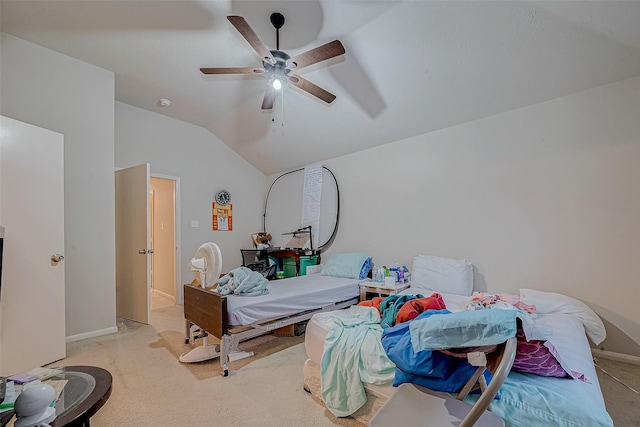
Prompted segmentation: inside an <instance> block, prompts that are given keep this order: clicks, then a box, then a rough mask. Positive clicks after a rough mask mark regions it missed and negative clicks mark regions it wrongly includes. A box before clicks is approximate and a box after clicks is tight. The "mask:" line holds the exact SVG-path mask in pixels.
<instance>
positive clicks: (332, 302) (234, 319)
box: [184, 274, 363, 376]
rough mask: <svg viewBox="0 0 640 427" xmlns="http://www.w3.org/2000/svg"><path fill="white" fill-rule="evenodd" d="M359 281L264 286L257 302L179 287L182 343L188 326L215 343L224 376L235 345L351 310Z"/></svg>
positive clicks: (301, 280) (312, 277)
mask: <svg viewBox="0 0 640 427" xmlns="http://www.w3.org/2000/svg"><path fill="white" fill-rule="evenodd" d="M362 281H363V280H362V279H349V278H342V277H333V276H326V275H321V274H309V275H305V276H298V277H292V278H287V279H278V280H273V281H270V282H269V285H268V288H269V293H268V294H266V295H261V296H240V295H221V294H219V293H218V292H215V290H209V289H203V288H201V287H199V286H194V285H184V316H185V319H186V333H187V336H186V342H189V341H190V340H191V339H192V329H193V328H192V326H193V325H197V326H198V327H199V328H200V329H201V330H204V331H206V333H208V334H209V335H211V336H214V337H216V338H218V339H219V340H220V350H219V351H220V367H221V369H222V375H223V376H228V375H229V368H228V364H227V361H228V360H229V357H230V355H232V354H233V353H234V352H237V351H238V350H239V349H238V344H239V343H240V342H242V341H245V340H248V339H251V338H254V337H257V336H260V335H264V334H268V333H271V332H273V331H274V330H276V329H279V328H282V327H284V326H288V325H292V324H295V323H299V322H303V321H307V320H308V319H310V318H311V316H313V315H314V314H316V313H319V312H326V311H332V310H337V309H341V308H345V307H349V306H351V305H353V304H356V303H357V302H358V299H359V292H360V291H359V284H360V283H361V282H362Z"/></svg>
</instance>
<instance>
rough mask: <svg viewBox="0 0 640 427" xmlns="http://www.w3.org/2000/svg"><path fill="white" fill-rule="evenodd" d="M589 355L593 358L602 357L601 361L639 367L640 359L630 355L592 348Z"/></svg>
mask: <svg viewBox="0 0 640 427" xmlns="http://www.w3.org/2000/svg"><path fill="white" fill-rule="evenodd" d="M591 353H592V354H593V355H594V356H599V357H602V358H603V359H610V360H615V361H616V362H624V363H630V364H632V365H640V357H638V356H632V355H630V354H623V353H615V352H613V351H607V350H600V349H597V348H592V349H591Z"/></svg>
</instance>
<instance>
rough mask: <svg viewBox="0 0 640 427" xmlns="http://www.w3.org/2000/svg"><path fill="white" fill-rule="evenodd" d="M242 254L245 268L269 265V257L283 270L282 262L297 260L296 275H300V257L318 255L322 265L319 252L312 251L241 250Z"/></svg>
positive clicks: (290, 249) (271, 248)
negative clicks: (255, 265) (263, 264)
mask: <svg viewBox="0 0 640 427" xmlns="http://www.w3.org/2000/svg"><path fill="white" fill-rule="evenodd" d="M240 253H241V254H242V265H244V266H245V267H246V266H248V265H250V264H252V263H265V264H266V265H269V257H272V258H275V259H276V261H277V263H278V269H279V270H283V269H284V266H283V264H282V262H283V261H282V260H283V259H284V258H288V257H291V258H295V259H296V273H297V275H299V274H300V257H301V256H306V255H311V256H314V255H317V256H318V264H320V252H319V251H318V250H311V249H297V248H273V247H270V248H266V249H240Z"/></svg>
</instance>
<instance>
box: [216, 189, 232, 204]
mask: <svg viewBox="0 0 640 427" xmlns="http://www.w3.org/2000/svg"><path fill="white" fill-rule="evenodd" d="M216 203H217V204H219V205H222V206H226V205H228V204H229V203H231V193H229V192H228V191H227V190H220V191H218V192H217V193H216Z"/></svg>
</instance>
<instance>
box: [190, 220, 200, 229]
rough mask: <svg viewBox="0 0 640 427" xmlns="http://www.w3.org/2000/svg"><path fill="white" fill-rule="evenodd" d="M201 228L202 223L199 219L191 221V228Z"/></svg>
mask: <svg viewBox="0 0 640 427" xmlns="http://www.w3.org/2000/svg"><path fill="white" fill-rule="evenodd" d="M198 227H200V223H199V222H198V220H197V219H192V220H191V228H198Z"/></svg>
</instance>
